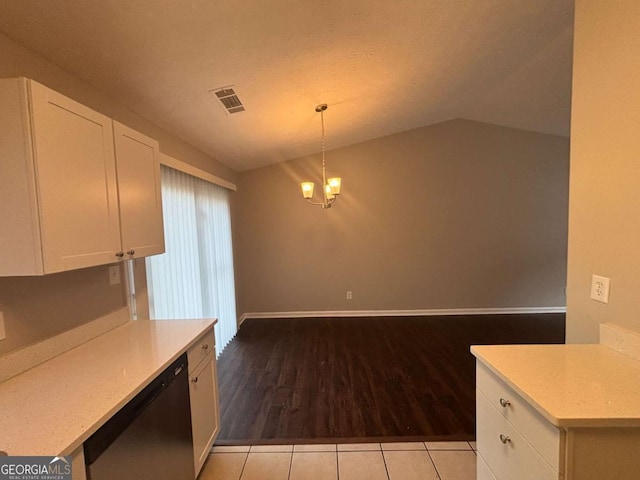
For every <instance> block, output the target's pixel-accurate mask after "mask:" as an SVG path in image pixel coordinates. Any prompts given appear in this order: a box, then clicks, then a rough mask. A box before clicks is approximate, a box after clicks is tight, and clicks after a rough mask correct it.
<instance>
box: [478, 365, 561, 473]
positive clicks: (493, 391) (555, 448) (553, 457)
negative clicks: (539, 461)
mask: <svg viewBox="0 0 640 480" xmlns="http://www.w3.org/2000/svg"><path fill="white" fill-rule="evenodd" d="M476 385H477V388H478V391H480V392H482V393H483V394H484V395H485V396H486V398H487V399H488V401H489V403H490V404H491V405H492V406H493V407H494V408H495V410H496V411H497V412H498V413H499V414H500V415H502V416H503V417H504V418H506V419H507V420H509V422H511V423H512V424H513V426H514V427H515V428H516V429H517V430H518V431H519V432H520V434H521V435H523V436H524V437H525V438H526V439H527V441H528V442H529V443H531V445H533V447H534V448H535V449H536V450H537V451H538V453H539V454H540V455H541V456H542V457H543V458H544V459H545V460H546V461H547V463H549V465H551V467H553V469H554V470H555V471H557V472H559V473H563V466H564V465H563V464H564V462H563V459H562V455H561V448H560V447H561V443H562V439H563V433H562V432H561V431H560V430H559V429H558V428H556V427H554V426H553V425H551V424H550V423H549V422H548V421H547V420H546V419H545V418H544V417H543V416H542V415H540V414H539V413H538V412H536V410H535V409H534V408H533V407H532V406H531V405H529V403H528V402H527V401H525V400H524V399H523V398H522V397H521V396H520V395H518V394H517V393H516V392H515V391H514V390H513V389H512V388H511V387H509V386H508V385H507V384H506V383H504V382H503V381H502V380H500V379H499V378H498V377H497V376H496V375H494V374H493V373H492V372H491V371H489V369H488V368H487V367H485V366H484V365H482V364H481V363H478V364H477V367H476ZM506 402H508V403H506Z"/></svg>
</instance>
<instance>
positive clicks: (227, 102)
mask: <svg viewBox="0 0 640 480" xmlns="http://www.w3.org/2000/svg"><path fill="white" fill-rule="evenodd" d="M209 93H211V94H213V95H215V97H216V98H217V99H218V101H219V102H220V103H221V104H222V106H223V107H224V109H225V110H226V111H227V113H239V112H244V105H242V102H241V101H240V99H239V98H238V95H237V94H236V92H235V90H234V89H233V88H231V87H224V88H219V89H215V90H209Z"/></svg>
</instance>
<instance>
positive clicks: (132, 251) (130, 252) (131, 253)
mask: <svg viewBox="0 0 640 480" xmlns="http://www.w3.org/2000/svg"><path fill="white" fill-rule="evenodd" d="M135 253H136V251H135V250H134V249H133V248H132V249H131V250H127V255H131V256H133V255H135Z"/></svg>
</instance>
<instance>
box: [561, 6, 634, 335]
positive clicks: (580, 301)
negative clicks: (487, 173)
mask: <svg viewBox="0 0 640 480" xmlns="http://www.w3.org/2000/svg"><path fill="white" fill-rule="evenodd" d="M639 18H640V2H638V1H637V0H619V1H616V2H611V1H608V0H577V1H576V22H575V40H574V67H573V99H572V125H571V130H572V133H571V195H570V213H569V257H568V281H567V342H571V343H584V342H597V341H598V325H599V324H600V323H602V322H613V323H616V324H618V325H622V326H623V327H626V328H629V329H631V330H634V331H636V332H640V302H639V301H638V298H639V297H640V248H639V245H640V160H639V156H640V135H639V133H638V131H639V128H640V102H639V100H638V86H637V84H638V78H640V61H639V60H638V59H640V29H639V28H638V19H639ZM592 274H596V275H603V276H606V277H610V278H611V291H610V299H609V300H610V301H609V304H608V305H606V304H603V303H599V302H596V301H594V300H591V299H590V298H589V293H590V284H591V275H592Z"/></svg>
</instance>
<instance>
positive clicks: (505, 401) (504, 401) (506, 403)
mask: <svg viewBox="0 0 640 480" xmlns="http://www.w3.org/2000/svg"><path fill="white" fill-rule="evenodd" d="M500 405H502V407H503V408H507V407H508V406H509V405H511V402H510V401H509V400H505V399H504V398H501V399H500Z"/></svg>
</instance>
